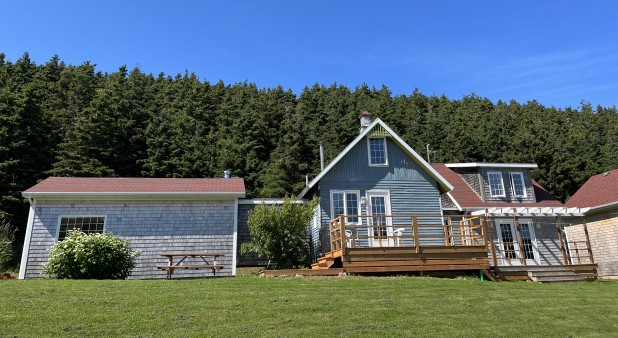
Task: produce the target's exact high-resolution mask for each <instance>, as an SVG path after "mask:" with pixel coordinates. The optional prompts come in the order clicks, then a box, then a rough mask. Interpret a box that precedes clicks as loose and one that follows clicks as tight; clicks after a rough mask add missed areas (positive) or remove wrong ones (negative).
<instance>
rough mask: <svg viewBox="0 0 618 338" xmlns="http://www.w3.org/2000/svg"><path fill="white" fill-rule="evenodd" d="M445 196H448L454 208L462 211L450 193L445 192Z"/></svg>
mask: <svg viewBox="0 0 618 338" xmlns="http://www.w3.org/2000/svg"><path fill="white" fill-rule="evenodd" d="M446 195H447V196H448V198H450V199H451V201H453V204H455V206H456V207H457V210H459V211H462V210H463V208H462V207H461V205H459V203H457V201H456V200H455V198H454V197H453V195H451V192H450V191H449V192H447V193H446Z"/></svg>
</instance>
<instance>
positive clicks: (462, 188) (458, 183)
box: [431, 163, 563, 209]
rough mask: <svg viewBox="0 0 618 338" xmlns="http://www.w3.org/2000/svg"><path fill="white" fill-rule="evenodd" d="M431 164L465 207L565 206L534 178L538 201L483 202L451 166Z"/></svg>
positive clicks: (460, 204)
mask: <svg viewBox="0 0 618 338" xmlns="http://www.w3.org/2000/svg"><path fill="white" fill-rule="evenodd" d="M431 166H432V167H433V168H434V169H435V170H436V171H437V172H438V173H439V174H440V175H442V177H444V178H445V179H446V180H447V181H448V182H449V183H450V184H451V185H452V186H453V190H451V191H450V193H451V196H453V199H455V202H457V204H459V206H460V207H462V208H464V209H481V208H504V207H561V206H563V205H562V203H560V201H558V200H557V199H556V198H555V197H554V196H552V195H551V194H550V193H549V192H547V190H545V188H543V187H542V186H541V185H539V184H538V183H537V182H535V181H534V180H533V181H532V185H533V188H534V195H535V197H536V203H506V202H490V203H488V202H483V200H481V197H480V196H479V195H477V194H476V193H475V192H474V190H472V188H471V187H470V186H469V185H468V184H467V183H466V182H465V181H464V180H463V178H461V176H459V174H457V173H456V172H455V171H453V170H452V169H451V168H449V167H447V166H446V165H445V164H444V163H433V164H431Z"/></svg>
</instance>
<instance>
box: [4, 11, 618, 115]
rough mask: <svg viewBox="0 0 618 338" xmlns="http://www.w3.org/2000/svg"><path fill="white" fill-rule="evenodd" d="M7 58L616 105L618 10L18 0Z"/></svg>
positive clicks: (266, 81) (288, 83) (9, 22)
mask: <svg viewBox="0 0 618 338" xmlns="http://www.w3.org/2000/svg"><path fill="white" fill-rule="evenodd" d="M2 12H3V15H2V19H1V20H0V52H3V53H5V54H6V58H7V59H8V60H9V61H12V62H14V61H16V60H17V59H18V58H19V57H20V56H21V55H22V54H23V53H24V52H25V51H27V52H29V53H30V57H31V58H32V59H33V60H34V61H35V62H37V63H39V64H40V63H44V62H46V61H48V60H49V59H50V58H51V57H52V56H53V55H54V54H58V55H59V56H60V58H61V59H62V60H64V61H65V62H67V63H71V64H81V63H83V62H84V61H91V62H93V63H95V64H97V69H98V70H101V71H103V72H113V71H115V70H117V69H118V67H120V66H122V65H127V66H128V67H129V68H133V67H135V66H139V67H140V68H141V69H142V71H145V72H147V73H154V74H155V75H156V74H158V73H160V72H164V73H166V74H171V75H175V74H178V73H184V72H185V70H188V71H189V72H194V73H196V74H197V75H198V76H199V77H200V78H202V79H206V80H208V81H210V82H216V81H218V80H220V79H221V80H223V81H225V82H226V83H228V84H231V83H235V82H240V81H245V80H247V81H249V82H254V83H256V84H257V85H258V87H274V86H277V85H282V86H283V87H285V88H291V89H292V90H293V91H294V92H296V93H300V92H301V91H302V89H303V88H304V87H305V86H311V85H313V84H314V83H316V82H317V83H321V84H325V85H330V84H332V83H334V82H336V83H339V84H343V85H346V86H349V87H351V88H354V87H356V86H358V85H361V84H362V83H367V84H368V85H370V86H376V87H380V86H382V85H386V86H387V87H388V88H389V89H390V90H391V91H392V92H393V94H410V93H412V92H413V90H414V88H418V89H419V90H420V91H421V92H422V93H424V94H427V95H432V94H435V95H442V94H445V95H446V96H447V97H449V98H452V99H459V98H462V97H463V96H464V95H469V94H472V93H475V94H477V95H480V96H484V97H487V98H489V99H491V100H492V101H494V102H496V101H498V100H505V101H508V100H511V99H515V100H517V101H519V102H521V103H523V102H526V101H528V100H533V99H535V100H537V101H539V102H541V103H542V104H544V105H547V106H556V107H560V108H564V107H567V106H571V107H574V108H575V107H578V106H579V105H580V102H581V101H582V100H585V101H589V102H590V103H592V104H593V105H594V106H596V105H602V106H606V107H611V106H614V105H617V106H618V95H617V94H618V2H615V1H579V0H570V1H569V0H566V1H371V2H370V1H358V0H357V1H321V0H319V1H304V2H300V1H289V0H288V1H268V0H263V1H155V0H150V1H128V0H125V1H97V2H95V1H83V0H82V1H74V2H72V1H16V0H14V1H11V2H4V3H3V4H2Z"/></svg>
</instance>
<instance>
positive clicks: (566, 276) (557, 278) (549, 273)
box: [528, 267, 584, 283]
mask: <svg viewBox="0 0 618 338" xmlns="http://www.w3.org/2000/svg"><path fill="white" fill-rule="evenodd" d="M557 268H558V267H550V269H543V270H533V271H528V277H530V279H531V280H532V281H533V282H538V283H575V282H581V281H583V280H584V277H582V276H580V275H578V274H577V273H575V270H572V269H568V268H563V269H557Z"/></svg>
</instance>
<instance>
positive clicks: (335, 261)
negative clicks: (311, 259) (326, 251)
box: [311, 257, 341, 270]
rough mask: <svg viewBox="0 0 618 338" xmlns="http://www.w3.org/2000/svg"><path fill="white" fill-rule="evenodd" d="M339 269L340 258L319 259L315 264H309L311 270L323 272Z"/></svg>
mask: <svg viewBox="0 0 618 338" xmlns="http://www.w3.org/2000/svg"><path fill="white" fill-rule="evenodd" d="M340 267H341V257H320V258H318V261H317V263H313V264H311V269H312V270H323V269H331V268H340Z"/></svg>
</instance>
